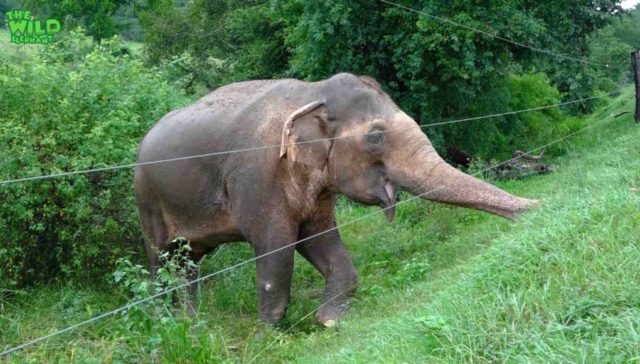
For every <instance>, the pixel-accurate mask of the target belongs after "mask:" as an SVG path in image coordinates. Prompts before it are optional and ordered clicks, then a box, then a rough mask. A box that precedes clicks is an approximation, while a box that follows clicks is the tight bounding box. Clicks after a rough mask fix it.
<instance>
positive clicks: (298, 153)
mask: <svg viewBox="0 0 640 364" xmlns="http://www.w3.org/2000/svg"><path fill="white" fill-rule="evenodd" d="M318 139H322V140H321V141H315V140H318ZM309 141H315V142H309ZM305 142H309V143H305ZM281 143H282V144H286V145H285V146H283V147H282V148H280V149H278V148H267V149H263V150H260V151H252V152H244V153H230V154H224V155H217V156H211V157H205V158H192V159H184V160H180V161H175V162H171V163H159V164H147V165H143V166H138V167H137V169H136V172H135V191H136V198H137V202H138V210H139V214H140V222H141V226H142V230H143V234H144V237H145V241H146V248H147V255H148V258H149V260H150V263H151V266H152V269H154V268H157V266H158V252H159V251H164V250H167V249H171V248H172V247H171V246H170V244H169V242H170V241H171V240H172V239H174V238H175V237H187V238H188V239H189V240H190V241H191V248H192V251H191V256H190V258H191V259H193V260H194V261H196V262H198V261H200V259H201V258H202V257H203V255H204V254H206V253H207V252H210V251H212V250H213V249H215V248H216V247H217V246H218V245H220V244H222V243H226V242H234V241H248V242H249V243H250V244H251V245H252V246H253V248H254V250H255V253H256V255H261V254H265V253H268V252H270V251H272V250H274V249H277V248H280V247H283V246H285V245H288V244H292V243H294V242H296V241H298V240H300V239H304V238H306V237H311V236H314V235H315V234H318V233H320V232H324V231H326V230H328V229H332V228H334V227H335V226H336V224H335V203H336V198H337V196H338V194H344V195H346V196H347V197H348V198H350V199H352V200H354V201H357V202H361V203H363V204H367V205H378V206H380V207H383V208H386V210H385V212H386V214H387V217H388V218H389V220H392V219H393V210H394V209H393V205H394V202H395V199H396V191H397V190H398V189H399V188H403V189H405V190H407V191H409V192H411V193H412V194H414V195H420V196H421V197H422V198H425V199H428V200H432V201H438V202H443V203H447V204H453V205H458V206H463V207H469V208H475V209H479V210H484V211H487V212H490V213H493V214H496V215H500V216H503V217H506V218H509V219H513V218H515V217H516V216H517V215H518V214H519V213H520V212H522V211H525V210H527V209H528V208H530V207H532V206H534V205H535V204H536V202H535V201H533V200H529V199H526V198H520V197H517V196H514V195H511V194H509V193H507V192H505V191H502V190H500V189H498V188H496V187H494V186H492V185H490V184H487V183H485V182H482V181H480V180H477V179H475V178H473V177H471V176H469V175H466V174H464V173H462V172H460V171H458V170H457V169H455V168H453V167H451V166H449V165H448V164H447V163H445V162H444V161H443V160H442V159H441V158H440V157H439V156H438V154H437V153H436V152H435V150H434V148H433V147H432V145H431V143H430V142H429V140H428V139H427V137H426V135H425V134H424V133H423V132H422V130H421V129H420V128H419V127H418V125H417V124H416V122H415V121H414V120H412V119H411V118H410V117H409V116H408V115H407V114H405V113H404V112H403V111H402V110H400V109H399V108H398V107H397V106H396V105H395V103H394V102H393V101H392V100H391V98H390V97H389V96H388V95H387V94H385V93H384V92H383V91H382V89H381V87H380V85H379V84H378V83H377V82H376V81H375V80H373V79H371V78H369V77H366V76H360V77H358V76H355V75H352V74H346V73H343V74H337V75H335V76H333V77H331V78H330V79H327V80H323V81H318V82H303V81H298V80H293V79H283V80H261V81H247V82H239V83H233V84H230V85H227V86H223V87H220V88H219V89H217V90H215V91H213V92H212V93H210V94H209V95H207V96H205V97H203V98H202V99H200V100H199V101H197V102H196V103H194V104H193V105H191V106H188V107H185V108H183V109H179V110H175V111H173V112H170V113H169V114H167V115H166V116H165V117H163V118H162V119H161V120H160V121H159V122H158V123H157V124H156V125H155V126H154V127H153V128H152V129H151V131H149V133H148V134H147V135H146V136H145V138H144V140H143V141H142V142H141V144H140V147H139V151H138V162H140V163H144V162H149V161H155V160H162V159H169V158H177V157H187V156H193V155H200V154H206V153H211V152H213V151H226V150H237V149H245V148H253V147H256V146H267V145H279V144H281ZM294 143H298V144H294ZM295 250H297V251H298V252H299V253H300V254H301V255H302V256H304V257H305V258H306V259H307V260H308V261H309V262H311V264H313V266H315V267H316V268H317V269H318V270H319V271H320V273H321V274H322V275H323V276H324V278H325V281H326V287H325V293H324V300H325V302H327V301H329V302H328V303H326V304H325V305H323V306H322V308H321V309H320V310H319V311H318V313H317V319H318V320H319V321H320V322H321V323H324V324H331V323H335V322H336V320H337V318H338V317H339V316H340V315H342V314H343V312H344V310H345V308H346V307H347V303H348V298H349V297H350V296H352V295H353V294H354V292H355V290H356V284H357V274H356V270H355V268H354V266H353V263H352V259H351V256H350V255H349V252H348V251H347V249H346V248H345V246H344V244H343V243H342V241H341V239H340V235H339V233H338V231H337V230H332V231H330V232H327V233H325V234H321V235H319V236H315V237H313V238H312V239H309V240H307V241H305V242H303V243H300V244H298V245H295V246H291V247H289V248H286V249H282V250H281V251H278V252H276V253H274V254H270V255H268V256H265V257H263V258H260V259H258V260H257V261H256V264H257V291H258V311H259V315H260V319H262V320H263V321H266V322H276V321H278V320H280V319H281V318H282V317H283V315H284V313H285V310H286V307H287V304H288V302H289V297H290V286H291V275H292V271H293V261H294V259H293V258H294V252H295ZM336 296H337V298H335V297H336Z"/></svg>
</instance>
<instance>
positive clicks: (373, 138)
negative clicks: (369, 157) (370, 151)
mask: <svg viewBox="0 0 640 364" xmlns="http://www.w3.org/2000/svg"><path fill="white" fill-rule="evenodd" d="M383 140H384V135H383V134H382V132H381V131H380V130H375V131H372V132H371V133H370V134H369V135H367V143H368V144H371V145H373V146H378V145H380V144H382V141H383Z"/></svg>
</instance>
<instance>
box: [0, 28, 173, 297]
mask: <svg viewBox="0 0 640 364" xmlns="http://www.w3.org/2000/svg"><path fill="white" fill-rule="evenodd" d="M87 44H90V43H89V42H88V40H87V37H85V36H84V35H83V34H82V33H81V32H72V33H70V34H69V35H68V36H67V37H65V38H64V39H62V40H61V41H60V42H59V43H57V44H55V45H54V46H51V47H47V48H44V47H43V48H42V49H41V50H39V51H37V52H34V53H33V54H32V55H31V56H29V57H28V58H27V59H26V60H25V61H24V62H23V63H21V64H19V65H18V64H4V65H2V66H1V68H0V125H2V128H0V144H2V146H3V148H1V149H0V179H1V180H7V179H12V178H16V177H28V176H38V175H45V174H50V173H58V172H62V171H72V170H81V169H90V168H98V167H105V166H110V165H114V164H122V163H131V162H132V161H134V160H135V155H136V147H137V144H138V142H139V141H140V140H141V138H142V136H143V135H144V134H145V132H146V131H147V130H148V129H149V128H150V126H151V125H153V123H154V122H155V121H157V120H158V119H159V118H160V117H161V116H162V115H163V114H165V113H167V112H168V111H169V110H171V109H173V108H175V107H176V106H177V105H178V104H180V103H182V102H184V99H183V96H181V94H180V93H179V92H178V91H176V90H175V89H173V88H172V87H171V86H170V85H169V84H167V82H166V81H164V80H163V79H162V78H161V77H160V76H158V75H157V72H155V71H154V70H150V69H148V68H147V67H145V66H144V65H143V63H142V62H141V61H140V60H138V59H134V58H131V57H130V56H129V55H127V54H122V53H123V52H122V49H123V48H124V44H123V43H122V42H121V41H120V40H119V39H117V38H113V39H110V40H105V41H103V42H102V43H101V44H99V45H95V46H89V47H88V46H87ZM132 176H133V171H132V169H130V168H129V169H122V170H118V171H111V172H102V173H92V174H81V175H75V176H68V177H60V178H52V179H46V180H39V181H31V182H24V183H15V184H9V185H2V186H0V232H1V234H0V239H1V241H2V243H1V244H0V261H1V262H2V264H3V266H5V269H4V270H3V271H2V276H1V278H0V285H1V286H2V287H16V286H25V285H30V284H33V283H36V282H47V281H53V280H58V279H66V278H76V279H80V281H81V282H87V280H88V279H96V278H99V277H100V280H102V279H103V278H104V273H105V272H109V271H112V268H113V265H114V262H115V260H116V259H117V258H118V257H122V256H123V255H127V254H130V253H132V252H134V251H137V250H138V249H139V248H140V243H139V242H138V241H139V239H140V233H139V228H138V222H137V215H136V210H135V201H134V194H133V189H132V185H133V183H132Z"/></svg>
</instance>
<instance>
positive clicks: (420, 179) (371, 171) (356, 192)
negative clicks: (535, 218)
mask: <svg viewBox="0 0 640 364" xmlns="http://www.w3.org/2000/svg"><path fill="white" fill-rule="evenodd" d="M317 84H318V87H317V89H316V91H314V94H313V95H312V98H315V99H316V100H315V101H313V102H311V103H308V104H307V105H304V106H302V107H300V108H299V109H298V110H296V111H295V112H294V113H292V114H291V115H290V116H289V118H288V120H287V121H286V123H285V127H284V131H283V134H282V142H283V144H288V146H283V147H282V149H281V153H280V156H281V157H285V156H288V157H289V158H290V159H291V160H292V161H293V162H295V163H301V164H304V165H306V166H308V167H310V168H314V169H318V170H322V171H324V172H325V173H327V174H328V179H329V181H330V184H331V185H332V186H333V187H334V188H335V189H336V190H337V191H339V192H341V193H342V194H344V195H346V196H347V197H349V198H350V199H352V200H354V201H357V202H361V203H364V204H368V205H378V206H381V207H382V208H384V209H385V214H386V215H387V218H388V219H389V220H390V221H391V220H392V219H393V215H394V204H395V201H396V194H397V190H398V189H399V188H402V189H404V190H406V191H408V192H410V193H412V194H414V195H417V196H420V197H421V198H424V199H427V200H431V201H437V202H443V203H447V204H452V205H457V206H462V207H469V208H474V209H478V210H483V211H487V212H490V213H492V214H496V215H499V216H503V217H506V218H509V219H514V218H515V217H516V216H517V215H518V213H520V212H522V211H524V210H527V209H528V208H530V207H532V206H535V205H537V203H538V202H537V201H536V200H529V199H526V198H520V197H517V196H514V195H512V194H509V193H507V192H505V191H503V190H501V189H499V188H496V187H494V186H492V185H490V184H488V183H486V182H483V181H480V180H478V179H476V178H474V177H472V176H470V175H467V174H465V173H463V172H461V171H459V170H457V169H456V168H454V167H452V166H450V165H449V164H447V163H446V162H445V161H444V160H443V159H442V158H441V157H440V156H439V155H438V154H437V153H436V151H435V149H434V148H433V146H432V145H431V142H430V141H429V139H428V138H427V136H426V135H425V134H424V133H423V131H422V130H421V128H420V127H419V126H418V124H417V123H416V122H415V121H414V120H413V119H412V118H411V117H409V116H408V115H407V114H405V113H404V112H403V111H402V110H400V108H398V107H397V106H396V105H395V103H394V102H393V101H392V100H391V98H390V97H389V96H388V95H387V94H386V93H384V92H383V91H382V89H381V87H380V85H379V84H378V83H377V82H376V81H375V80H373V79H371V78H369V77H366V76H360V77H357V76H354V75H351V74H339V75H336V76H334V77H332V78H330V79H328V80H325V81H320V82H318V83H317ZM327 138H330V139H331V140H321V141H314V140H318V139H327ZM291 143H296V144H295V145H292V144H291Z"/></svg>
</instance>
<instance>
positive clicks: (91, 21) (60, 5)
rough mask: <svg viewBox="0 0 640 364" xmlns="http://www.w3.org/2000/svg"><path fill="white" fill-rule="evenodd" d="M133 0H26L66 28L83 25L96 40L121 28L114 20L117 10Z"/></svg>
mask: <svg viewBox="0 0 640 364" xmlns="http://www.w3.org/2000/svg"><path fill="white" fill-rule="evenodd" d="M131 2H132V0H104V1H103V0H101V1H95V0H79V1H51V0H26V6H27V7H29V8H31V9H32V11H34V12H36V11H41V12H43V13H45V14H47V15H48V16H50V17H52V18H56V19H58V20H59V21H60V22H62V23H63V26H64V27H66V28H71V27H74V26H78V25H81V26H82V27H84V28H85V29H86V33H87V35H90V36H92V37H93V38H94V39H95V40H98V41H99V40H101V39H104V38H108V37H111V36H113V35H115V34H118V32H119V31H120V30H121V29H120V27H119V26H118V25H117V24H116V21H115V20H114V14H115V13H116V11H117V10H118V9H119V8H120V7H122V6H124V5H126V4H129V3H131Z"/></svg>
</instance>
